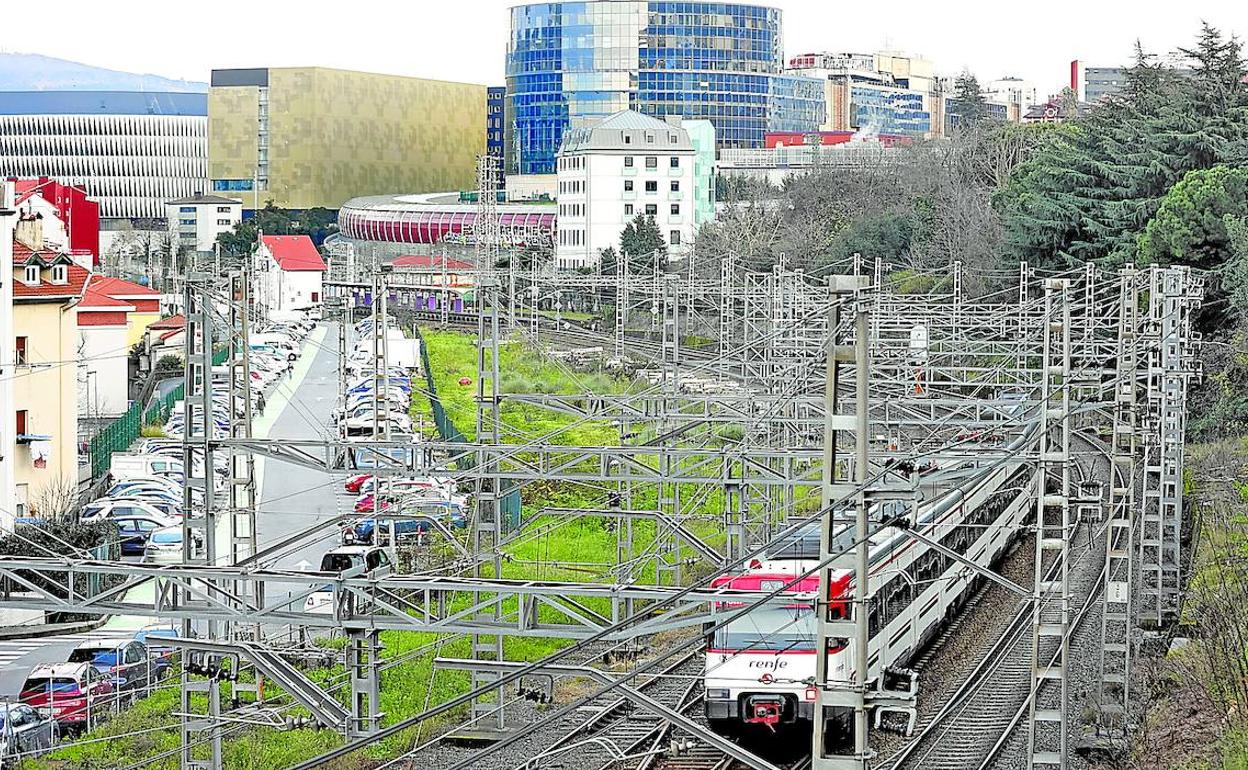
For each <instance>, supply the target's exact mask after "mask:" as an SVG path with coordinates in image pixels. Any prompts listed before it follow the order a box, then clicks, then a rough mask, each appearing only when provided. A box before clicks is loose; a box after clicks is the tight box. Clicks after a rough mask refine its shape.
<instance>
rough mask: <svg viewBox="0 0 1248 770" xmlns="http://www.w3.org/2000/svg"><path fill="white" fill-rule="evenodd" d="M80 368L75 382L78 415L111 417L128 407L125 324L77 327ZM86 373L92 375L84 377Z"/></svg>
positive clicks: (127, 348) (127, 349)
mask: <svg viewBox="0 0 1248 770" xmlns="http://www.w3.org/2000/svg"><path fill="white" fill-rule="evenodd" d="M78 334H79V337H80V339H81V342H82V347H81V360H82V361H83V363H84V365H83V367H82V368H81V370H80V372H81V374H80V376H79V382H78V411H79V414H81V415H85V416H90V417H99V416H105V417H114V416H117V415H120V414H122V413H124V412H125V411H126V408H127V407H128V406H129V399H128V396H129V389H128V387H127V380H128V379H129V371H128V364H127V361H126V354H127V353H128V351H129V348H130V344H129V343H128V342H127V340H126V327H125V326H81V327H79V328H78ZM89 372H94V374H93V375H91V376H87V375H88V373H89Z"/></svg>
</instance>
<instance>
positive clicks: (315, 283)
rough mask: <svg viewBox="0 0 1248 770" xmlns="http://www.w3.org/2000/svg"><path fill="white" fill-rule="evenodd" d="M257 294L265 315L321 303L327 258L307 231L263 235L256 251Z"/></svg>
mask: <svg viewBox="0 0 1248 770" xmlns="http://www.w3.org/2000/svg"><path fill="white" fill-rule="evenodd" d="M255 275H256V281H255V283H254V286H255V296H254V298H253V301H254V302H255V303H256V305H257V306H258V307H259V308H260V309H261V314H262V315H264V316H268V315H271V314H272V313H274V312H287V311H291V310H303V309H305V308H310V307H315V306H317V305H320V304H321V292H322V282H323V279H324V277H325V260H324V259H322V258H321V253H320V252H319V251H317V250H316V245H315V244H313V243H312V239H311V238H309V237H308V236H306V235H262V236H260V243H259V245H257V247H256V253H255Z"/></svg>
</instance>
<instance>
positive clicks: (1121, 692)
mask: <svg viewBox="0 0 1248 770" xmlns="http://www.w3.org/2000/svg"><path fill="white" fill-rule="evenodd" d="M1119 283H1120V290H1119V302H1118V368H1117V375H1116V377H1115V378H1114V429H1113V430H1114V432H1113V437H1112V439H1111V441H1112V446H1111V451H1112V455H1111V459H1112V472H1111V475H1110V479H1109V482H1110V498H1109V499H1110V506H1109V515H1110V519H1109V522H1108V525H1107V526H1106V528H1105V591H1104V593H1103V594H1102V602H1101V604H1102V609H1101V646H1100V657H1101V659H1100V674H1101V676H1100V698H1099V699H1098V702H1097V707H1098V719H1097V733H1098V734H1099V735H1100V736H1102V737H1104V738H1109V739H1122V738H1125V737H1126V734H1127V729H1128V725H1129V723H1130V717H1129V713H1128V711H1129V709H1130V705H1131V696H1130V693H1131V653H1132V650H1131V632H1132V628H1133V623H1132V596H1131V594H1132V592H1133V590H1134V587H1135V583H1134V579H1133V578H1134V571H1133V570H1132V560H1133V559H1134V558H1135V521H1136V514H1135V504H1136V498H1135V485H1136V464H1137V462H1138V459H1137V456H1136V454H1137V442H1138V432H1139V425H1138V424H1137V414H1136V409H1137V404H1136V393H1137V390H1138V387H1139V385H1138V382H1137V376H1138V369H1139V348H1138V346H1139V343H1140V337H1139V323H1140V319H1139V274H1138V273H1137V272H1136V270H1135V268H1134V267H1132V266H1131V265H1126V266H1125V267H1123V268H1122V270H1121V271H1120V272H1119Z"/></svg>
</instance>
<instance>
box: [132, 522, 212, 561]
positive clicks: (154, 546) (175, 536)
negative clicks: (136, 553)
mask: <svg viewBox="0 0 1248 770" xmlns="http://www.w3.org/2000/svg"><path fill="white" fill-rule="evenodd" d="M196 537H197V538H198V535H196ZM197 544H198V541H197ZM143 561H144V562H146V563H148V564H181V563H182V525H181V524H175V525H174V526H171V527H162V528H161V529H158V530H156V531H155V532H153V533H152V534H151V537H149V538H148V539H147V545H145V546H144V547H143Z"/></svg>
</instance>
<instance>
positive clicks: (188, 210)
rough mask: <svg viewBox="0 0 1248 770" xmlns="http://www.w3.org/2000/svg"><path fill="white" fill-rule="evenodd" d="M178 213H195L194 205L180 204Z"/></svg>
mask: <svg viewBox="0 0 1248 770" xmlns="http://www.w3.org/2000/svg"><path fill="white" fill-rule="evenodd" d="M178 213H180V214H194V213H195V207H194V206H181V207H179V208H178Z"/></svg>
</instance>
